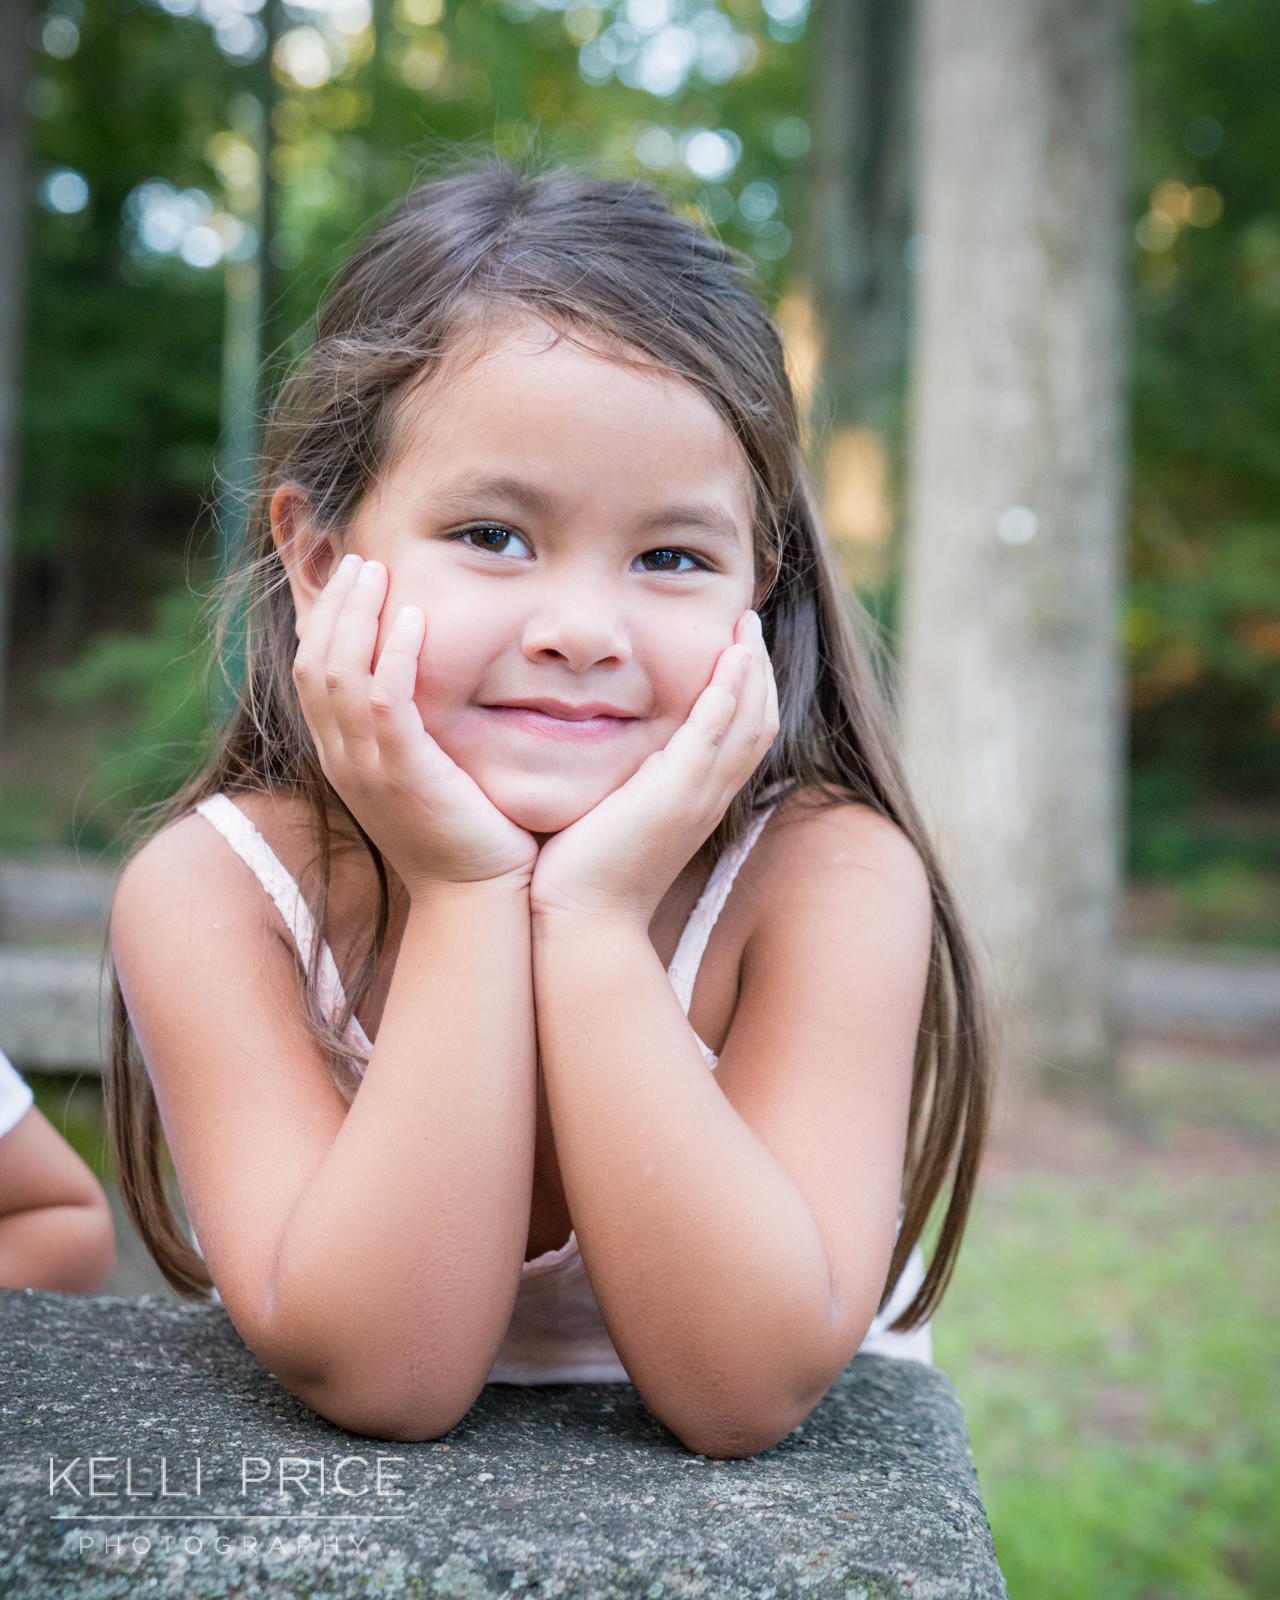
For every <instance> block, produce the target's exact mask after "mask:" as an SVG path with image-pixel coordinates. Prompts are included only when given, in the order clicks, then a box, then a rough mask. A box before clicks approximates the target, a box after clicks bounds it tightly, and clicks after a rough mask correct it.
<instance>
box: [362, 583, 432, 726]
mask: <svg viewBox="0 0 1280 1600" xmlns="http://www.w3.org/2000/svg"><path fill="white" fill-rule="evenodd" d="M426 632H427V619H426V617H425V616H424V615H423V612H422V610H421V608H420V607H419V606H401V608H400V611H399V613H398V615H397V616H396V620H395V622H394V623H393V624H392V626H391V631H390V633H388V635H387V638H386V643H385V644H384V645H383V647H382V654H381V655H380V656H379V657H378V664H377V666H376V667H375V668H374V669H373V690H372V693H373V694H374V695H376V696H377V697H378V699H379V701H385V702H387V703H388V704H390V703H393V702H398V703H403V702H404V701H407V700H412V699H413V695H414V690H415V689H416V688H417V686H418V657H419V656H420V655H421V653H422V642H423V640H424V638H425V637H426Z"/></svg>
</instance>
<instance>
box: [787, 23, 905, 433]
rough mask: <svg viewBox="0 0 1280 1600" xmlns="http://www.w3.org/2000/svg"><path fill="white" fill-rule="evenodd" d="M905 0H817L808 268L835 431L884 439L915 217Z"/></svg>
mask: <svg viewBox="0 0 1280 1600" xmlns="http://www.w3.org/2000/svg"><path fill="white" fill-rule="evenodd" d="M909 10H910V7H909V4H908V0H822V6H821V9H820V10H819V12H818V15H817V18H816V24H817V48H816V50H815V52H814V76H813V102H812V104H813V117H812V120H813V152H812V156H811V158H810V163H811V180H810V186H809V213H810V219H811V220H810V224H809V226H810V237H809V270H810V274H811V277H812V280H813V292H814V300H815V304H816V310H817V314H818V319H819V322H820V325H821V328H822V336H823V342H824V370H823V379H824V383H825V387H826V389H827V392H828V396H829V404H830V405H831V407H832V410H833V411H834V418H833V420H834V422H835V423H836V424H837V425H845V426H855V427H866V428H875V429H877V430H878V431H879V432H882V433H883V432H886V431H887V430H888V429H889V428H890V426H891V425H892V423H893V420H894V415H895V413H896V411H897V407H898V400H899V396H900V393H901V387H902V368H903V363H904V359H905V353H906V343H907V319H908V311H909V295H908V288H907V270H906V266H905V264H904V261H903V254H902V252H903V246H904V245H905V244H906V242H907V237H908V232H909V227H910V215H911V193H910V189H911V184H910V116H909V108H908V93H907V91H908V82H907V74H908V68H909V57H908V48H907V46H908V17H909Z"/></svg>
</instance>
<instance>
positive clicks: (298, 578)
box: [271, 483, 342, 638]
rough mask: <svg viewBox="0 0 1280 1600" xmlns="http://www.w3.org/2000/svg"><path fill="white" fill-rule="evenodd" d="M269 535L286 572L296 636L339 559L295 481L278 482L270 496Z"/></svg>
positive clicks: (333, 538)
mask: <svg viewBox="0 0 1280 1600" xmlns="http://www.w3.org/2000/svg"><path fill="white" fill-rule="evenodd" d="M271 537H272V539H273V540H274V541H275V546H276V549H277V550H278V551H279V552H280V560H281V561H282V562H283V563H284V570H285V572H286V573H287V574H288V578H289V589H290V591H291V593H292V595H293V610H294V615H295V617H296V618H297V633H298V637H299V638H301V637H302V630H303V629H304V628H305V627H306V625H307V619H308V618H309V617H310V615H311V608H312V606H313V605H314V604H315V603H316V601H317V599H318V598H319V596H320V591H321V590H322V589H323V588H324V586H325V584H326V583H328V581H329V576H330V574H331V573H332V571H333V569H334V567H335V566H336V565H337V564H338V562H339V561H340V560H341V559H342V545H341V542H340V541H339V539H338V536H337V535H336V534H334V533H323V532H321V531H320V529H318V528H317V527H316V526H315V523H314V522H313V521H312V518H311V502H310V500H309V499H308V498H307V494H306V491H305V490H303V489H300V488H299V487H298V485H297V484H296V483H282V484H281V485H280V487H279V488H278V489H277V490H276V492H275V493H274V494H273V495H272V496H271Z"/></svg>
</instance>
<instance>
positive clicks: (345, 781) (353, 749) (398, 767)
mask: <svg viewBox="0 0 1280 1600" xmlns="http://www.w3.org/2000/svg"><path fill="white" fill-rule="evenodd" d="M387 583H388V578H387V569H386V568H385V567H384V566H383V565H382V564H381V562H378V561H362V560H361V559H360V557H359V556H355V555H348V556H344V557H343V559H342V560H341V562H339V564H338V567H337V570H336V571H335V572H334V574H333V576H332V577H331V578H330V580H329V582H328V583H327V584H326V586H325V589H324V592H323V593H322V594H321V596H320V598H319V599H318V600H317V601H316V603H315V606H314V608H313V609H312V612H311V616H310V617H309V618H308V620H307V624H306V627H305V628H304V629H303V632H302V638H301V641H300V643H299V645H298V654H297V658H296V660H295V662H294V668H293V677H294V682H295V683H296V684H297V686H298V699H299V701H300V702H301V705H302V714H303V716H304V717H305V718H306V721H307V726H308V727H309V728H310V729H311V736H312V738H313V739H314V740H315V744H316V750H317V752H318V753H319V756H320V765H321V767H322V768H323V769H324V774H325V777H326V778H328V780H329V782H330V783H331V784H332V785H333V787H334V788H335V789H336V790H337V791H338V793H339V795H341V797H342V799H343V800H344V801H345V802H346V804H347V806H348V807H349V808H350V810H351V813H352V815H353V816H354V817H355V818H356V819H357V820H358V821H359V823H360V825H361V827H363V828H364V830H365V831H366V832H367V833H368V835H369V837H370V838H371V839H372V840H373V841H374V843H375V844H376V845H377V846H378V848H379V849H380V850H381V851H382V853H383V854H384V855H385V856H386V858H387V860H388V861H389V862H390V863H391V865H392V867H393V868H394V869H395V871H396V872H397V873H398V874H399V876H400V878H401V880H402V882H403V883H404V884H405V885H406V887H407V888H408V889H409V891H410V893H412V892H413V891H414V890H415V888H418V887H421V886H426V885H430V884H433V883H436V884H438V883H474V882H478V881H481V880H485V879H491V878H502V877H508V876H517V877H518V876H521V875H523V876H525V877H526V878H527V877H528V874H529V873H530V871H531V870H532V867H533V863H534V860H535V858H536V856H537V853H538V847H537V845H536V843H535V841H534V839H533V836H532V835H531V834H528V833H526V832H525V831H524V830H523V829H522V828H518V827H516V825H515V823H514V822H511V821H510V820H509V819H508V818H507V817H504V816H503V815H502V813H501V812H500V811H499V810H498V809H497V807H496V806H495V805H494V804H493V803H492V801H490V800H489V799H488V798H487V797H486V796H485V794H484V793H483V791H482V790H481V789H480V787H479V786H478V785H477V784H476V783H475V782H474V780H473V779H471V778H470V777H468V776H467V774H466V773H465V772H463V771H462V769H461V768H460V767H458V766H457V765H456V764H455V763H454V762H453V761H451V760H450V759H449V757H448V756H447V755H445V753H444V751H443V750H441V748H440V746H439V745H438V744H436V742H435V740H434V739H432V738H431V736H430V735H429V734H428V733H427V731H426V729H425V728H424V727H423V725H422V717H421V715H420V713H419V711H418V708H417V706H416V705H415V703H414V698H413V695H414V689H415V687H416V685H417V676H418V656H419V653H420V652H421V650H422V641H423V639H424V637H425V635H426V618H425V617H424V615H423V613H422V612H421V611H420V610H419V609H418V607H417V606H405V607H404V608H403V610H402V611H401V612H400V615H399V616H398V617H397V618H396V621H395V625H394V626H393V627H392V629H391V632H390V633H389V634H388V635H387V639H386V643H385V644H384V645H383V648H382V655H381V656H380V657H379V660H378V664H377V666H376V668H375V667H374V666H373V652H374V647H375V645H376V643H377V638H378V618H379V616H380V614H381V612H382V605H383V602H384V600H385V599H386V594H387Z"/></svg>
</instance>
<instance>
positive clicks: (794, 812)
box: [741, 790, 931, 907]
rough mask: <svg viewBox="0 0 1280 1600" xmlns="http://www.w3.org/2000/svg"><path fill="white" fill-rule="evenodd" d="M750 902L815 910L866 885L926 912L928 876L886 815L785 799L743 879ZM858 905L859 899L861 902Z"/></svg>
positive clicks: (805, 794)
mask: <svg viewBox="0 0 1280 1600" xmlns="http://www.w3.org/2000/svg"><path fill="white" fill-rule="evenodd" d="M741 877H742V881H743V887H744V889H745V890H747V891H748V892H749V894H750V896H751V898H759V899H760V900H761V901H762V903H764V904H769V905H773V906H777V905H780V904H793V903H796V902H801V903H809V904H812V903H813V899H814V890H815V888H816V887H819V886H825V887H824V888H823V892H822V893H821V895H820V896H819V898H820V899H821V900H823V901H825V900H827V899H828V898H829V897H830V895H829V891H831V890H833V889H834V890H835V892H836V894H837V895H841V894H847V893H850V892H856V886H857V885H858V884H859V883H864V884H868V885H869V883H870V881H872V880H873V881H874V883H875V884H876V885H877V886H878V888H879V890H880V891H881V892H884V891H887V892H888V893H890V894H891V895H892V896H894V897H895V898H897V899H900V900H901V901H903V902H904V904H906V905H914V906H924V907H928V906H929V904H930V900H931V894H930V886H929V878H928V872H927V869H926V867H925V863H924V861H923V859H922V858H921V855H920V852H919V851H918V850H917V848H916V846H915V845H914V844H913V843H912V841H911V840H910V838H908V836H907V834H906V833H905V832H904V830H903V829H902V828H901V827H900V826H899V825H898V824H897V823H896V822H894V821H893V819H892V818H891V817H887V816H885V815H884V814H883V812H880V811H877V810H875V809H874V808H873V807H871V806H869V805H866V804H864V803H862V802H860V801H856V800H845V799H839V798H833V797H832V796H829V795H826V794H823V793H821V792H819V791H815V790H801V791H799V792H798V793H795V794H792V795H788V796H787V798H786V799H784V800H783V801H782V802H781V803H780V804H779V805H778V807H777V809H776V811H775V812H774V813H773V815H772V816H771V817H770V818H769V821H768V823H767V824H766V826H765V828H764V831H763V833H762V834H761V836H760V839H759V842H758V843H757V845H756V846H755V848H754V849H753V850H752V851H751V853H750V855H749V856H748V857H747V860H746V862H745V863H744V865H743V868H742V873H741ZM859 898H861V896H859Z"/></svg>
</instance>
